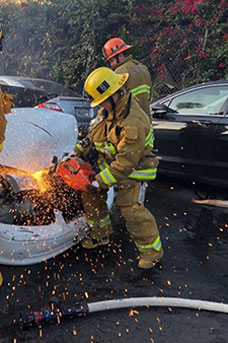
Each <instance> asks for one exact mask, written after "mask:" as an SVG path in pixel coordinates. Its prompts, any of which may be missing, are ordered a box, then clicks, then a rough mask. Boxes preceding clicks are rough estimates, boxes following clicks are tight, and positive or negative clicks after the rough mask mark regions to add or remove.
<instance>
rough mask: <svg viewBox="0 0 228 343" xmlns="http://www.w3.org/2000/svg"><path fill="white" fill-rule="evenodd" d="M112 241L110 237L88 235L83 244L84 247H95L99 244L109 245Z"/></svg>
mask: <svg viewBox="0 0 228 343" xmlns="http://www.w3.org/2000/svg"><path fill="white" fill-rule="evenodd" d="M109 242H110V240H109V237H104V238H99V239H96V238H92V237H91V236H88V237H86V238H84V239H83V241H81V246H82V247H83V248H84V249H94V248H96V247H98V246H102V245H107V244H108V243H109Z"/></svg>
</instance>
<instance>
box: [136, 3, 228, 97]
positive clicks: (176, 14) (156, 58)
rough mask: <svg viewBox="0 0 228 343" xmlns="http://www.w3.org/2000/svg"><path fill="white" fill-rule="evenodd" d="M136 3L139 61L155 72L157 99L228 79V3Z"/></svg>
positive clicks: (153, 73) (153, 74)
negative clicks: (140, 27)
mask: <svg viewBox="0 0 228 343" xmlns="http://www.w3.org/2000/svg"><path fill="white" fill-rule="evenodd" d="M141 2H142V1H141ZM136 3H137V6H136V7H135V8H134V13H133V15H132V17H133V20H132V22H131V31H132V35H133V36H134V41H135V40H137V42H138V46H139V48H140V49H138V56H140V58H141V60H143V61H144V62H145V63H146V64H147V65H148V66H149V67H150V70H151V73H152V76H153V80H154V85H155V87H154V88H155V90H156V91H157V93H156V94H154V96H155V97H156V96H159V95H161V94H163V93H167V92H169V91H173V90H175V89H180V88H182V87H185V86H188V85H190V84H194V83H198V82H203V81H208V80H218V79H226V78H228V63H227V62H226V60H227V55H228V23H227V18H228V0H220V1H217V0H175V1H168V2H166V4H165V2H164V1H156V4H155V2H154V1H153V0H148V1H147V2H146V5H144V6H142V5H141V6H140V5H139V1H136ZM142 18H143V23H144V24H143V26H144V30H143V42H142V37H141V34H140V32H141V31H140V30H139V26H141V25H142ZM161 66H162V68H161Z"/></svg>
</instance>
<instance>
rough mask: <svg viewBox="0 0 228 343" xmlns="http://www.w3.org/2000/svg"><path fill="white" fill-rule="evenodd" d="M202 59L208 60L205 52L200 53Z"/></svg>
mask: <svg viewBox="0 0 228 343" xmlns="http://www.w3.org/2000/svg"><path fill="white" fill-rule="evenodd" d="M200 57H202V58H207V55H206V54H205V52H204V51H203V50H201V51H200Z"/></svg>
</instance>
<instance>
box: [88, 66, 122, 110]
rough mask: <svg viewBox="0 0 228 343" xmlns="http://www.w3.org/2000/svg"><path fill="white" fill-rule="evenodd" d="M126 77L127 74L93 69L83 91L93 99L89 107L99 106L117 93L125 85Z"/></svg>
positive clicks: (104, 69) (104, 68)
mask: <svg viewBox="0 0 228 343" xmlns="http://www.w3.org/2000/svg"><path fill="white" fill-rule="evenodd" d="M128 77H129V74H128V73H124V74H116V73H115V72H114V71H112V70H111V69H109V68H106V67H101V68H98V69H95V70H94V71H93V72H92V73H91V74H90V75H89V76H88V77H87V79H86V81H85V91H86V92H87V93H88V94H89V96H91V97H92V98H93V101H92V102H91V107H95V106H97V105H100V104H101V103H102V102H103V101H105V100H106V99H108V98H109V97H110V96H111V95H112V94H114V93H115V92H116V91H118V89H120V88H121V87H122V86H123V85H124V84H125V82H126V81H127V79H128Z"/></svg>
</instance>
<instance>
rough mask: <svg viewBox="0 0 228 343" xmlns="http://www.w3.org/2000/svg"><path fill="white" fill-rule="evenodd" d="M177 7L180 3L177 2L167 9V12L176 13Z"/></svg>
mask: <svg viewBox="0 0 228 343" xmlns="http://www.w3.org/2000/svg"><path fill="white" fill-rule="evenodd" d="M179 8H180V4H177V5H176V6H174V7H171V8H170V9H169V12H170V13H176V12H177V11H178V10H179Z"/></svg>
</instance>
